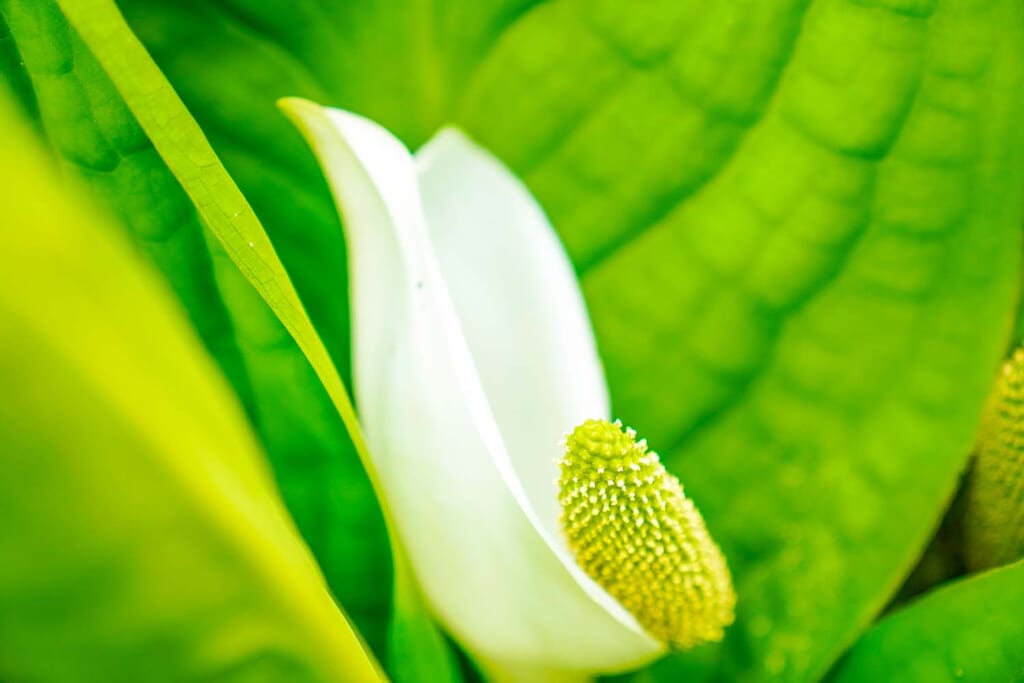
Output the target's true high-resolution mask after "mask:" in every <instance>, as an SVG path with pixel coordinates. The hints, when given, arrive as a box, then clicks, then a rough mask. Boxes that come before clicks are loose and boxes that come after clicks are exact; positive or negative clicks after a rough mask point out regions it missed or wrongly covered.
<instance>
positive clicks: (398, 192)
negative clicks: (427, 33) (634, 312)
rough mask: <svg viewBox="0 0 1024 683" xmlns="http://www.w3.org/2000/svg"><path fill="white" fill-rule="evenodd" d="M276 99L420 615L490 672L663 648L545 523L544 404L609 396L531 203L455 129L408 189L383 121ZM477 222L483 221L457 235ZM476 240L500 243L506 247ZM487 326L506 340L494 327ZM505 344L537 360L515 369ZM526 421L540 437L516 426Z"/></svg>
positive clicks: (411, 177) (554, 427) (571, 288)
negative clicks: (335, 237) (291, 123)
mask: <svg viewBox="0 0 1024 683" xmlns="http://www.w3.org/2000/svg"><path fill="white" fill-rule="evenodd" d="M285 108H286V110H287V111H288V113H289V114H290V115H291V116H292V118H293V119H294V120H295V121H296V123H297V124H298V125H299V127H300V128H301V129H303V132H304V133H305V135H306V137H307V139H308V140H309V141H310V144H311V145H312V147H313V148H314V150H315V151H316V153H317V155H318V156H319V157H320V160H321V164H322V165H323V167H324V170H325V173H326V174H327V177H328V179H329V181H330V184H331V187H332V189H333V191H334V193H335V196H336V199H337V201H338V204H339V207H340V208H341V210H342V213H343V215H344V219H345V224H346V235H347V238H348V244H349V254H350V256H349V260H350V278H351V295H352V315H353V360H354V374H355V378H354V382H355V394H356V403H357V406H358V408H359V413H360V417H361V421H362V423H363V426H364V430H365V433H366V439H367V442H368V445H369V447H370V451H371V455H372V457H373V459H374V462H375V464H376V465H377V468H378V474H379V477H380V480H381V483H382V486H383V488H384V490H385V492H386V494H387V496H388V499H387V501H386V504H387V506H388V507H389V508H390V510H391V512H392V516H393V518H394V521H395V524H396V526H397V528H398V533H399V534H400V535H401V537H402V541H403V542H404V544H405V547H406V549H407V552H408V555H409V558H410V560H411V563H412V565H413V567H414V569H415V571H416V573H417V577H418V579H419V581H420V583H421V585H422V587H423V590H424V593H425V594H426V596H427V598H428V600H429V602H430V603H431V606H432V608H433V609H434V611H435V612H436V613H437V614H438V616H439V618H440V619H441V621H442V622H443V623H444V624H445V626H446V627H447V628H448V629H449V631H450V632H451V633H452V634H453V635H454V636H455V637H456V638H457V639H458V640H460V641H461V642H462V643H463V644H464V645H465V646H466V647H467V649H468V650H470V652H472V653H473V654H474V656H476V657H478V658H480V659H481V660H483V661H487V662H489V664H490V665H491V666H492V667H496V668H498V669H502V668H505V669H507V670H516V669H519V670H522V669H526V668H531V667H542V668H550V669H552V670H564V671H614V670H621V669H625V668H629V667H632V666H636V665H639V664H641V663H643V662H646V661H648V660H649V659H650V658H652V657H654V656H656V655H658V654H660V653H661V652H662V651H663V646H662V644H661V643H659V642H657V641H655V640H654V639H652V638H651V637H649V636H648V635H646V634H645V633H644V632H643V631H642V629H640V627H639V626H638V625H637V624H636V622H635V620H633V619H632V617H630V616H629V615H628V614H627V613H626V612H625V611H624V610H623V609H622V608H621V606H619V605H618V603H616V602H615V601H614V600H613V599H611V598H610V597H609V596H608V595H607V594H606V593H605V592H604V591H603V590H602V589H600V587H598V586H597V585H596V584H594V583H593V582H592V581H591V580H590V579H589V578H588V577H587V576H586V575H585V574H584V573H583V572H582V571H581V570H580V569H579V568H578V567H577V566H576V565H575V563H574V562H573V561H572V560H571V558H570V557H569V556H568V554H567V553H566V551H565V549H564V546H563V544H562V542H561V541H560V540H559V538H560V537H559V536H556V535H554V534H553V533H552V524H557V521H556V520H555V517H554V516H553V510H554V508H553V507H552V503H550V502H547V501H545V500H544V499H543V497H544V493H543V490H544V488H545V487H546V488H547V490H548V491H549V495H550V496H551V499H552V500H553V499H554V497H555V495H556V492H555V489H554V484H553V480H554V478H555V476H556V474H557V473H556V471H555V469H554V461H555V459H556V457H557V456H558V454H559V443H560V441H561V439H562V437H563V436H564V434H565V433H566V432H568V431H569V430H570V429H571V428H572V427H573V426H574V425H575V422H570V423H569V424H565V425H559V424H557V422H558V421H559V419H558V418H557V417H556V416H557V415H564V416H565V419H570V420H575V421H579V420H576V417H577V414H579V413H582V414H583V415H582V416H583V417H587V416H589V415H587V414H586V413H587V411H590V410H601V411H606V410H607V399H606V397H605V396H604V390H603V386H602V385H603V380H602V379H601V377H600V369H599V366H598V365H597V361H596V354H594V351H593V342H592V340H590V339H589V326H588V325H587V323H586V317H585V312H584V311H583V308H582V302H581V301H580V300H579V292H578V291H577V290H576V285H575V280H574V279H572V277H571V271H569V270H568V268H569V266H568V264H567V262H566V261H565V257H564V255H563V254H562V253H561V251H560V247H558V245H557V241H555V238H554V236H553V234H551V228H550V226H548V225H547V222H546V221H545V220H544V218H543V214H541V212H540V211H539V209H538V208H537V207H536V205H535V204H534V203H533V201H532V199H530V197H529V194H528V193H526V191H525V190H524V189H523V188H522V187H521V186H520V185H519V184H518V182H517V181H516V180H515V179H514V178H512V176H511V175H510V174H509V173H508V172H507V171H505V170H504V169H503V168H502V167H501V166H500V165H499V164H498V163H497V162H496V161H494V160H493V159H491V158H490V157H488V156H487V155H486V153H484V152H483V151H482V150H479V149H478V148H476V147H475V146H474V145H472V143H469V142H468V141H467V140H465V139H464V138H462V137H461V136H459V135H458V134H454V133H447V134H445V136H444V137H442V138H441V139H440V140H438V141H436V142H435V143H432V144H431V145H429V146H428V148H427V149H425V151H424V152H423V156H422V157H421V158H420V160H419V164H418V165H419V170H420V171H422V176H423V178H422V182H423V185H422V187H421V179H420V178H419V177H418V172H417V171H418V169H417V162H416V161H414V159H413V157H412V156H411V155H410V154H409V152H408V151H407V150H406V149H405V148H404V147H403V146H402V144H401V143H400V142H399V141H398V140H396V139H395V138H394V137H393V136H391V135H390V134H389V133H388V132H387V131H386V130H384V129H383V128H381V127H379V126H377V125H376V124H374V123H372V122H370V121H368V120H366V119H363V118H361V117H358V116H355V115H353V114H349V113H346V112H342V111H338V110H329V109H323V108H321V107H318V106H316V105H313V104H311V103H308V102H302V101H295V100H289V101H287V102H286V104H285ZM446 178H447V179H450V180H451V182H450V183H449V182H446ZM470 198H472V199H470ZM424 206H426V207H428V208H427V212H426V213H425V211H424ZM427 216H429V218H430V219H431V220H432V221H434V222H435V224H434V225H433V226H432V227H429V228H428V223H427ZM443 223H449V224H448V225H444V224H443ZM474 224H476V225H477V226H478V228H477V229H478V230H479V231H480V234H479V235H470V234H469V233H470V232H472V229H473V225H474ZM524 224H528V225H524ZM545 231H546V233H548V234H547V235H546V236H545V234H544V233H545ZM486 233H494V235H493V236H494V239H495V241H494V242H493V243H489V242H488V241H487V240H486V239H483V235H485V234H486ZM498 233H501V234H498ZM435 239H436V240H438V241H439V242H440V244H442V245H443V247H444V259H443V261H442V263H443V265H444V268H442V267H441V266H440V265H439V261H438V258H437V256H436V252H435V248H434V244H433V240H435ZM463 240H465V242H463ZM524 240H538V243H537V245H536V246H526V245H523V244H520V242H521V241H524ZM489 244H494V245H496V247H497V248H501V249H504V250H507V253H508V257H509V262H507V263H504V264H501V263H500V261H501V259H500V258H494V253H493V252H490V251H489V250H490V246H489ZM463 245H468V246H465V247H463ZM477 259H480V263H470V261H474V260H477ZM517 259H522V268H523V269H524V270H523V272H519V271H518V270H517V268H518V264H517V263H516V260H517ZM480 265H483V268H482V269H480V268H478V266H480ZM523 273H526V275H525V276H524V275H523ZM449 277H450V282H449V281H448V278H449ZM505 278H508V279H507V280H506V279H505ZM526 280H529V282H526ZM536 287H539V289H536ZM450 288H451V289H457V291H458V296H456V297H454V303H453V298H452V296H451V293H450ZM474 290H477V291H476V292H474ZM545 292H546V293H547V294H548V295H549V297H550V298H549V299H548V300H547V301H544V296H543V295H544V294H545ZM477 294H478V295H477ZM492 306H493V308H491V307H492ZM534 306H538V307H539V309H535V308H532V307H534ZM460 314H461V316H462V322H460ZM463 323H465V329H464V328H463ZM517 325H518V326H521V329H519V330H517V329H515V327H516V326H517ZM562 326H564V328H562ZM492 328H493V329H492ZM560 328H562V333H563V335H564V336H560V333H559V329H560ZM501 334H506V335H510V337H513V338H514V339H509V340H507V343H506V341H496V339H497V337H498V336H500V335H501ZM467 337H468V339H469V340H470V341H469V342H468V343H467ZM527 337H530V339H527ZM581 337H582V338H581ZM492 344H497V346H492ZM507 352H511V353H517V354H530V355H531V358H529V359H521V364H517V362H509V361H508V358H507V356H506V355H505V354H506V353H507ZM573 353H579V354H580V358H578V359H571V358H568V356H570V355H572V354H573ZM474 354H476V356H474ZM588 354H589V356H588ZM533 356H538V358H534V357H533ZM527 361H529V362H528V363H527ZM535 362H536V363H538V364H537V365H533V363H535ZM478 367H482V368H483V372H482V373H481V372H478ZM517 372H519V373H522V377H516V376H515V375H516V373H517ZM530 378H532V379H530ZM534 382H537V383H538V384H537V385H536V386H532V388H531V385H533V383H534ZM556 385H557V386H556ZM531 398H532V399H533V401H534V402H535V403H536V405H529V404H530V402H531ZM576 400H579V401H580V403H579V405H578V406H577V404H576V403H575V401H576ZM569 404H571V405H569ZM495 408H497V409H498V410H497V411H496V410H495ZM544 410H550V411H551V412H552V413H553V414H554V415H555V416H552V417H550V419H549V416H546V415H541V414H540V413H541V412H542V411H544ZM526 411H529V412H526ZM496 415H497V417H496ZM533 420H539V421H540V422H539V423H538V424H537V427H536V428H537V433H536V435H535V436H530V435H523V434H521V433H519V430H531V429H533V426H532V425H533V424H534V423H533ZM503 430H509V431H508V433H505V432H503ZM513 431H515V433H513ZM548 439H553V443H548ZM512 449H515V453H516V458H515V461H514V460H513V458H511V457H510V452H511V451H512ZM538 450H539V451H541V452H540V453H539V454H538V453H536V451H538ZM545 460H546V461H547V462H548V463H550V467H551V469H550V470H549V471H548V472H547V473H546V474H545V473H544V461H545ZM520 475H522V479H521V478H520ZM534 499H536V500H537V501H538V504H539V505H540V506H543V510H541V512H542V513H543V515H544V516H545V519H546V521H542V519H541V515H540V514H538V512H537V511H535V509H534V506H533V504H532V500H534ZM554 531H557V530H556V529H555V530H554Z"/></svg>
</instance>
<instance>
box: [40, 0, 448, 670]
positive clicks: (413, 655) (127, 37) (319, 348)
mask: <svg viewBox="0 0 1024 683" xmlns="http://www.w3.org/2000/svg"><path fill="white" fill-rule="evenodd" d="M59 4H60V6H61V8H62V10H63V11H64V13H65V15H66V16H67V17H68V21H69V23H70V24H71V26H73V27H74V28H75V30H77V31H78V33H79V34H80V35H81V37H82V39H83V41H84V42H85V44H86V45H87V46H88V47H89V49H90V50H91V51H92V53H93V54H94V55H95V56H96V58H97V60H98V62H99V63H100V65H101V67H102V68H103V69H104V71H105V72H106V73H107V74H108V76H109V77H110V79H111V81H112V83H113V84H114V87H115V88H116V89H117V91H118V93H119V94H120V95H121V97H122V98H123V99H124V101H125V104H127V106H128V109H129V110H130V111H131V113H132V114H133V115H134V116H135V118H136V120H137V121H138V124H139V125H140V126H141V128H142V129H143V130H144V131H145V132H146V134H147V135H148V136H149V139H150V141H151V142H152V144H153V146H154V148H155V149H156V150H157V152H158V154H159V155H160V157H161V158H162V159H163V160H164V162H165V163H166V164H167V166H168V168H169V169H170V170H171V172H172V173H173V174H174V176H175V178H176V179H177V180H178V182H179V183H180V184H181V187H182V189H183V190H184V191H185V193H186V194H187V195H188V196H189V198H190V199H191V200H192V203H193V204H194V206H195V208H196V210H197V212H198V213H199V216H200V218H201V219H202V220H203V222H204V224H205V226H206V227H207V228H208V229H209V230H210V231H211V232H212V233H213V235H215V236H216V238H217V239H218V240H219V241H220V242H221V244H222V245H223V246H224V248H225V250H226V251H227V253H228V255H229V256H230V257H231V259H232V261H233V262H234V263H235V265H236V266H238V268H239V270H241V272H242V273H243V274H244V275H245V277H246V278H247V279H248V280H249V282H250V283H251V284H252V285H253V287H254V288H255V289H256V291H257V292H259V294H260V296H261V297H262V298H263V299H264V301H265V302H266V303H267V305H269V307H270V309H271V310H272V311H273V312H274V313H275V315H276V316H277V317H278V318H279V320H280V321H281V323H283V325H284V327H285V328H286V329H287V331H288V333H289V334H290V335H291V336H292V338H293V339H294V340H295V342H296V343H297V344H298V346H299V348H300V349H301V350H302V352H303V353H304V354H305V356H306V358H307V359H308V361H309V363H310V365H312V367H313V369H314V370H315V372H316V374H317V376H318V378H319V379H320V381H321V383H322V384H323V387H324V389H325V390H326V392H327V394H328V396H329V397H330V399H331V401H332V403H333V404H334V407H335V409H336V410H337V412H338V414H339V415H340V416H341V419H342V421H343V422H344V424H345V426H346V428H347V429H348V433H349V436H350V437H351V440H352V443H353V445H354V447H355V449H356V452H357V453H358V454H359V456H360V460H361V462H362V464H363V467H364V468H365V470H366V473H367V474H368V475H369V477H370V480H371V482H374V481H375V479H376V476H375V473H374V469H373V465H372V462H371V460H370V459H369V457H368V456H367V454H366V446H365V443H364V441H363V438H362V435H361V432H360V428H359V424H358V421H357V420H356V416H355V412H354V411H353V409H352V404H351V401H350V399H349V396H348V394H347V392H346V390H345V386H344V383H343V382H342V379H341V376H340V375H339V374H338V371H337V369H336V367H335V366H334V363H333V361H332V359H331V356H330V355H329V353H328V351H327V348H326V346H325V345H324V343H323V341H322V340H321V338H320V337H319V335H318V334H317V331H316V329H315V328H314V326H313V324H312V321H311V320H310V318H309V316H308V315H307V314H306V311H305V308H304V306H303V304H302V302H301V301H300V299H299V296H298V293H297V292H296V290H295V288H294V286H293V285H292V283H291V280H290V278H289V276H288V273H287V272H286V271H285V269H284V267H283V265H282V264H281V261H280V260H279V259H278V257H277V254H276V252H275V251H274V247H273V245H272V244H271V242H270V240H269V238H268V237H267V235H266V233H265V232H264V231H263V229H262V226H261V225H260V222H259V219H258V218H257V217H256V215H255V214H254V213H253V211H252V209H251V208H250V207H249V205H248V203H247V201H246V199H245V197H244V196H243V195H242V193H241V192H240V191H239V189H238V187H237V186H236V185H235V183H234V181H233V179H232V178H231V176H230V175H228V173H227V172H226V171H225V169H224V167H223V166H221V164H220V162H219V159H218V158H217V155H216V153H215V152H214V151H213V149H212V148H211V147H210V146H209V144H208V143H207V141H206V138H205V137H204V135H203V133H202V131H201V129H200V128H199V126H198V125H197V124H196V123H195V121H194V120H193V119H192V117H191V116H190V115H189V113H188V110H187V109H186V108H185V106H184V105H183V104H182V102H181V101H180V100H179V99H178V97H177V95H176V94H175V92H174V90H173V89H172V88H171V87H170V85H169V84H168V82H167V80H166V79H165V78H164V76H163V74H162V73H161V72H160V70H159V68H158V67H157V66H156V65H155V64H154V63H153V61H152V60H151V59H150V58H149V55H148V54H147V53H146V50H145V48H144V47H143V46H142V45H141V44H140V43H139V42H138V40H137V39H136V38H135V36H134V35H133V34H132V32H131V30H130V29H129V28H128V26H127V25H126V24H125V22H124V19H123V18H122V16H121V14H120V12H119V11H118V9H117V7H116V6H115V5H114V4H113V2H112V0H59ZM375 489H378V487H376V486H375ZM378 490H379V489H378ZM378 499H380V500H381V503H382V506H383V513H384V516H385V521H387V518H388V517H387V514H388V513H387V505H386V503H387V501H386V499H383V498H381V497H380V496H379V495H378ZM390 537H391V541H392V548H393V558H394V561H395V563H396V565H400V564H401V563H402V562H403V554H402V552H401V549H400V548H398V547H397V546H398V543H397V541H396V540H395V535H394V534H393V533H392V534H390ZM394 576H395V581H396V584H397V585H396V588H395V595H396V596H399V597H401V598H402V600H403V603H402V604H400V605H396V607H395V612H396V617H395V619H396V623H397V624H398V627H400V631H401V632H402V633H403V634H409V633H416V634H417V635H418V636H419V637H418V638H415V639H410V638H403V639H401V640H396V639H394V638H393V639H392V641H391V644H392V645H393V646H394V647H399V648H401V649H402V650H408V651H409V653H410V654H409V656H408V659H409V660H410V661H416V662H423V663H424V664H429V669H428V670H427V672H424V675H429V676H431V677H433V678H435V679H437V680H446V679H452V680H454V679H455V676H456V674H455V673H454V671H453V668H452V667H453V664H452V662H451V659H450V653H449V652H448V650H447V647H446V646H445V644H444V641H443V640H442V639H441V636H440V634H439V632H438V631H437V629H436V626H434V624H433V623H432V622H431V621H430V619H429V617H428V616H427V615H426V612H425V611H424V609H423V606H422V604H421V603H420V600H419V597H418V595H419V593H418V590H417V588H416V587H415V586H414V585H412V584H411V583H408V582H412V581H413V577H412V576H411V575H410V574H409V573H408V572H407V571H405V570H404V568H403V567H401V566H397V568H396V571H395V573H394ZM403 582H406V583H403Z"/></svg>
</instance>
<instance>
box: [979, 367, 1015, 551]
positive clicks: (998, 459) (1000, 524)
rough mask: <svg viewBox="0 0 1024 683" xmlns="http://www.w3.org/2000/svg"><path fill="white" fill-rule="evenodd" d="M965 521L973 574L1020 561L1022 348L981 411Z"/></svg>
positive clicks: (1001, 374)
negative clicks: (983, 410)
mask: <svg viewBox="0 0 1024 683" xmlns="http://www.w3.org/2000/svg"><path fill="white" fill-rule="evenodd" d="M965 515H966V525H965V536H966V545H967V561H968V564H969V565H970V566H971V568H972V569H985V568H987V567H992V566H996V565H1000V564H1007V563H1009V562H1013V561H1014V560H1017V559H1020V558H1021V557H1024V348H1018V349H1017V350H1016V351H1014V353H1013V355H1012V356H1011V357H1010V358H1009V360H1007V361H1006V363H1004V364H1003V368H1002V371H1001V372H1000V373H999V376H998V377H997V378H996V382H995V386H994V387H993V389H992V395H991V396H990V397H989V402H988V405H987V406H986V408H985V413H984V415H983V417H982V421H981V427H980V429H979V431H978V441H977V445H976V457H975V461H974V468H973V471H972V472H971V478H970V484H969V486H968V490H967V506H966V512H965Z"/></svg>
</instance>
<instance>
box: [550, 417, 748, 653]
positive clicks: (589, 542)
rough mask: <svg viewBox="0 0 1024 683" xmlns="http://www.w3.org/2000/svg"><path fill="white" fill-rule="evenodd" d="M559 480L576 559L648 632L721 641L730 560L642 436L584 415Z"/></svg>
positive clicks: (684, 642) (730, 595)
mask: <svg viewBox="0 0 1024 683" xmlns="http://www.w3.org/2000/svg"><path fill="white" fill-rule="evenodd" d="M558 486H559V502H560V503H561V506H562V527H563V529H564V530H565V534H566V536H567V537H568V540H569V545H570V547H571V548H572V550H573V553H575V556H576V561H577V562H578V563H579V565H580V566H581V567H582V568H583V569H584V570H585V571H586V572H587V573H588V574H589V575H590V576H591V577H592V578H593V579H594V580H595V581H597V582H598V583H599V584H600V585H601V586H603V587H604V589H605V590H607V591H608V592H609V593H610V594H611V595H612V596H613V597H615V598H616V599H617V600H618V601H619V602H620V603H621V604H622V605H623V607H625V608H626V609H627V610H629V612H630V613H632V614H633V616H634V617H636V619H637V621H638V622H639V623H640V624H641V625H642V626H643V627H644V628H645V629H646V630H647V631H648V632H649V633H650V634H651V635H653V636H655V637H656V638H659V639H660V640H663V641H665V642H667V643H671V644H672V645H673V646H675V647H678V648H688V647H692V646H694V645H697V644H700V643H702V642H706V641H715V640H720V639H721V638H722V635H723V630H724V628H725V627H726V626H728V625H729V624H731V623H732V621H733V610H734V607H735V604H736V596H735V593H734V592H733V588H732V580H731V578H730V575H729V569H728V567H727V566H726V562H725V558H724V557H723V556H722V552H721V550H720V549H719V548H718V546H717V545H716V544H715V542H714V541H713V540H712V538H711V535H710V534H709V533H708V530H707V527H705V525H704V519H703V518H702V517H701V515H700V512H698V511H697V508H696V507H695V506H694V504H693V502H692V501H690V500H689V499H688V498H687V497H686V496H685V495H684V494H683V487H682V486H681V485H680V483H679V480H678V479H676V478H675V477H673V476H672V475H671V474H669V473H668V472H667V471H666V470H665V468H664V466H663V465H662V464H661V462H660V460H659V459H658V455H657V453H654V452H653V451H649V450H647V443H646V442H645V441H643V440H641V441H637V440H636V433H635V432H634V431H633V430H632V429H623V428H622V423H621V422H618V421H615V422H614V423H611V422H608V421H606V420H588V421H586V422H584V423H583V424H581V425H580V426H579V427H577V428H576V429H575V430H574V431H573V432H572V434H570V435H569V436H568V438H567V439H566V445H565V456H564V457H563V459H562V461H561V476H560V477H559V481H558Z"/></svg>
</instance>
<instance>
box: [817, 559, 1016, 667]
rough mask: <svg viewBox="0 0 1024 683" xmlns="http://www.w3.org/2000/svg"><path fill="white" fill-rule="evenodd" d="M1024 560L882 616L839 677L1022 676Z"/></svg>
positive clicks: (950, 586) (952, 586) (946, 588)
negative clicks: (887, 615) (889, 614)
mask: <svg viewBox="0 0 1024 683" xmlns="http://www.w3.org/2000/svg"><path fill="white" fill-rule="evenodd" d="M1021 614H1024V564H1022V563H1017V564H1015V565H1011V566H1008V567H1004V568H1001V569H997V570H994V571H991V572H988V573H985V574H980V575H975V576H971V577H968V578H966V579H961V580H960V581H957V582H956V583H953V584H949V585H947V586H944V587H942V588H940V589H938V590H936V591H935V592H934V593H931V594H929V595H927V596H926V597H924V598H922V599H921V600H919V601H918V602H916V603H914V604H912V605H910V606H908V607H906V608H904V609H903V610H901V611H899V612H897V613H895V614H893V615H892V616H889V617H887V618H885V619H883V620H882V621H881V622H879V623H878V624H876V625H875V626H874V627H873V628H872V629H871V630H870V631H868V632H867V634H865V635H864V637H863V638H861V639H860V641H859V642H858V643H857V645H856V646H855V647H854V648H853V650H852V651H851V652H850V654H848V655H847V656H846V658H845V659H844V660H843V661H842V662H841V664H840V665H839V667H838V668H837V671H836V675H835V676H833V677H832V678H831V680H832V681H833V682H834V683H862V682H863V683H867V682H868V681H881V680H887V681H901V682H905V683H918V682H919V683H942V682H943V681H950V682H951V683H952V682H953V681H978V682H982V681H985V682H988V681H991V682H993V683H994V682H995V681H1005V682H1007V683H1012V682H1014V681H1021V680H1024V620H1021V618H1020V615H1021Z"/></svg>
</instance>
